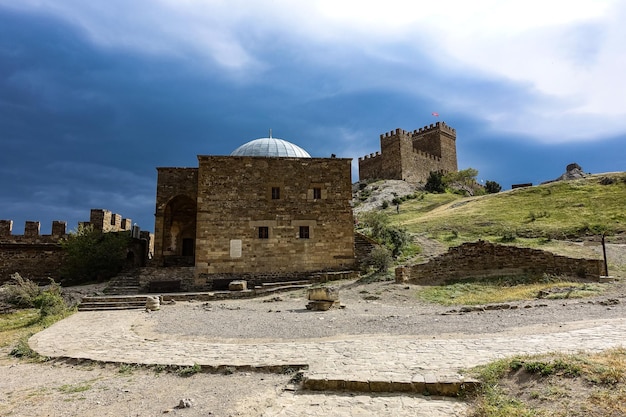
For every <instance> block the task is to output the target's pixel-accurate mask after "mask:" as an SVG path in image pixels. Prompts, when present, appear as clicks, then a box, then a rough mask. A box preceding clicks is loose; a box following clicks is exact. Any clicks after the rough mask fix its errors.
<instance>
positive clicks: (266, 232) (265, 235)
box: [259, 226, 270, 239]
mask: <svg viewBox="0 0 626 417" xmlns="http://www.w3.org/2000/svg"><path fill="white" fill-rule="evenodd" d="M269 237H270V228H269V227H267V226H260V227H259V239H269Z"/></svg>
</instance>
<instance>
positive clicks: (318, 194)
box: [313, 187, 322, 200]
mask: <svg viewBox="0 0 626 417" xmlns="http://www.w3.org/2000/svg"><path fill="white" fill-rule="evenodd" d="M313 199H314V200H321V199H322V189H321V188H320V187H315V188H313Z"/></svg>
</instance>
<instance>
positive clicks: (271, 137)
mask: <svg viewBox="0 0 626 417" xmlns="http://www.w3.org/2000/svg"><path fill="white" fill-rule="evenodd" d="M270 139H272V128H271V127H270Z"/></svg>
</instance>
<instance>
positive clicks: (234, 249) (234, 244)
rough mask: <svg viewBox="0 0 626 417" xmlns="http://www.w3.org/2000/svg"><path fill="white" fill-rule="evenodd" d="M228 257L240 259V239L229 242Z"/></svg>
mask: <svg viewBox="0 0 626 417" xmlns="http://www.w3.org/2000/svg"><path fill="white" fill-rule="evenodd" d="M230 257H231V258H241V239H233V240H231V241H230Z"/></svg>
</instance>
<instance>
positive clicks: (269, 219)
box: [195, 156, 355, 285]
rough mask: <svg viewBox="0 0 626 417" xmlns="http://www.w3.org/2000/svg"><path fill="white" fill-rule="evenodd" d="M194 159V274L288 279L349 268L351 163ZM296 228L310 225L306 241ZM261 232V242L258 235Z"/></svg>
mask: <svg viewBox="0 0 626 417" xmlns="http://www.w3.org/2000/svg"><path fill="white" fill-rule="evenodd" d="M198 160H199V174H198V218H197V219H198V220H197V225H196V226H197V239H196V258H195V264H196V273H197V275H198V277H201V276H216V274H218V275H219V274H240V275H242V276H243V275H245V274H255V275H257V276H262V275H263V274H271V275H274V276H281V277H285V279H289V278H288V277H290V276H293V275H294V274H301V273H307V272H311V271H322V270H330V271H332V270H341V269H350V268H352V267H353V266H354V262H355V259H354V230H353V227H354V220H353V216H352V208H351V206H350V201H351V198H352V192H351V180H350V163H351V160H350V159H342V158H265V157H235V156H198ZM273 189H274V193H277V194H274V195H273ZM316 193H319V195H318V196H317V198H316ZM301 226H302V227H303V228H308V231H309V236H308V238H307V237H305V236H300V230H301V229H300V227H301ZM261 228H262V229H264V230H266V231H267V233H268V234H267V237H266V238H262V237H260V233H261V231H260V229H261ZM281 280H282V278H281ZM202 281H203V279H202V278H199V281H198V285H203V282H202Z"/></svg>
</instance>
